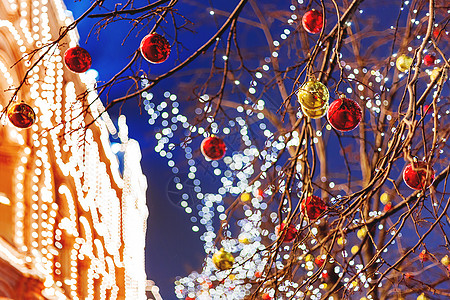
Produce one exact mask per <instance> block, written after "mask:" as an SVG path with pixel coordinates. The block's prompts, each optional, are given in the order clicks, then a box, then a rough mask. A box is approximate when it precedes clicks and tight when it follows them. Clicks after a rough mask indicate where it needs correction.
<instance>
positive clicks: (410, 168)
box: [403, 161, 434, 190]
mask: <svg viewBox="0 0 450 300" xmlns="http://www.w3.org/2000/svg"><path fill="white" fill-rule="evenodd" d="M403 181H405V183H406V185H407V186H409V187H410V188H412V189H413V190H421V189H422V188H424V187H425V188H428V187H430V185H431V184H432V183H433V181H434V169H433V168H432V167H428V165H427V163H425V162H423V161H418V162H413V163H410V164H408V165H407V166H406V167H405V169H404V170H403Z"/></svg>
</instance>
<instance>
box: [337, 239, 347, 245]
mask: <svg viewBox="0 0 450 300" xmlns="http://www.w3.org/2000/svg"><path fill="white" fill-rule="evenodd" d="M337 243H338V245H339V246H344V245H345V244H347V240H346V239H345V238H344V237H338V239H337Z"/></svg>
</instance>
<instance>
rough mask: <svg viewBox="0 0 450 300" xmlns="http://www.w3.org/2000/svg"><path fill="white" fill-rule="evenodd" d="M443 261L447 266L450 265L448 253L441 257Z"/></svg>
mask: <svg viewBox="0 0 450 300" xmlns="http://www.w3.org/2000/svg"><path fill="white" fill-rule="evenodd" d="M441 263H442V264H443V265H444V266H446V267H448V265H450V258H448V255H446V256H444V257H443V258H442V259H441Z"/></svg>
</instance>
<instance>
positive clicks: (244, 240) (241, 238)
mask: <svg viewBox="0 0 450 300" xmlns="http://www.w3.org/2000/svg"><path fill="white" fill-rule="evenodd" d="M238 240H239V243H241V244H245V245H248V244H250V236H249V234H246V233H241V234H240V235H239V237H238Z"/></svg>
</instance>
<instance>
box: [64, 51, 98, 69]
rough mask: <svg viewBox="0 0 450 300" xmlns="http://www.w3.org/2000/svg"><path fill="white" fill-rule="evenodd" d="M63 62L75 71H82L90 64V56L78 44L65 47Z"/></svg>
mask: <svg viewBox="0 0 450 300" xmlns="http://www.w3.org/2000/svg"><path fill="white" fill-rule="evenodd" d="M64 63H65V64H66V67H67V68H68V69H69V70H70V71H72V72H75V73H84V72H86V71H87V70H89V68H90V67H91V65H92V58H91V55H90V54H89V52H87V51H86V50H85V49H84V48H81V47H79V46H76V47H73V48H70V49H67V51H66V53H64Z"/></svg>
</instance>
